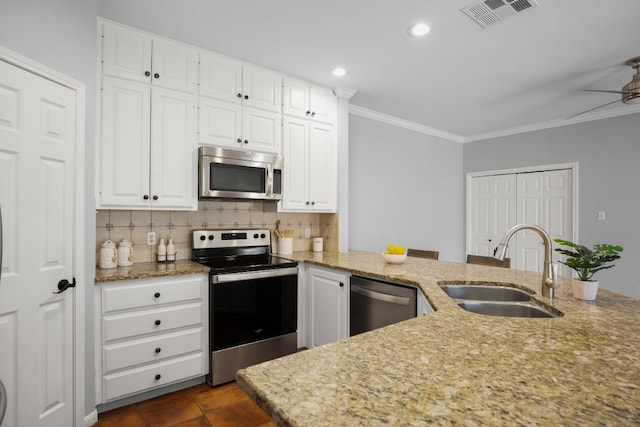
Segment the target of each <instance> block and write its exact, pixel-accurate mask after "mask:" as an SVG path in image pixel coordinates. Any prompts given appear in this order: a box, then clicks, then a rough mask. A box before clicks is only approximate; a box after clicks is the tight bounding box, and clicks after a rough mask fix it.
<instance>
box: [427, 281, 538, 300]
mask: <svg viewBox="0 0 640 427" xmlns="http://www.w3.org/2000/svg"><path fill="white" fill-rule="evenodd" d="M440 287H441V288H442V290H443V291H444V292H445V293H446V294H447V295H449V296H450V297H451V298H454V299H464V300H475V301H531V294H529V293H528V292H525V291H523V290H520V289H516V288H509V287H507V286H482V285H456V284H448V285H441V286H440Z"/></svg>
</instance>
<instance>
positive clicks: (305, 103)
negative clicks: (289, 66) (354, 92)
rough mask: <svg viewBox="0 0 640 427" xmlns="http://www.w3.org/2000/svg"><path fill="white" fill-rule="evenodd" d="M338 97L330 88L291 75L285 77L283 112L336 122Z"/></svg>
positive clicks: (331, 122)
mask: <svg viewBox="0 0 640 427" xmlns="http://www.w3.org/2000/svg"><path fill="white" fill-rule="evenodd" d="M336 109H337V104H336V97H335V95H334V94H333V92H332V91H331V90H330V89H327V88H322V87H318V86H313V85H310V84H309V83H306V82H304V81H302V80H296V79H292V78H289V77H286V78H285V79H284V85H283V100H282V113H283V114H288V115H291V116H295V117H301V118H306V119H310V120H316V121H321V122H325V123H330V124H334V123H335V121H336Z"/></svg>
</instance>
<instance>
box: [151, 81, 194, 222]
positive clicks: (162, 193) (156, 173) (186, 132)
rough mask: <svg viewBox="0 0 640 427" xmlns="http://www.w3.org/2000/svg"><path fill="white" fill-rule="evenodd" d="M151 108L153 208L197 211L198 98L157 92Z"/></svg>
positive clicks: (153, 94)
mask: <svg viewBox="0 0 640 427" xmlns="http://www.w3.org/2000/svg"><path fill="white" fill-rule="evenodd" d="M151 108H152V111H153V115H152V121H151V140H152V144H151V168H150V171H151V172H150V175H151V192H150V195H151V206H152V207H162V208H189V209H194V210H195V209H196V208H197V197H196V191H195V188H196V176H195V165H196V130H195V129H196V97H195V96H194V95H189V94H186V93H181V92H175V91H171V90H166V89H159V88H154V89H153V91H152V93H151Z"/></svg>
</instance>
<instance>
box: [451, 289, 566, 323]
mask: <svg viewBox="0 0 640 427" xmlns="http://www.w3.org/2000/svg"><path fill="white" fill-rule="evenodd" d="M439 285H440V287H441V288H442V290H443V291H444V292H445V293H446V294H447V295H449V296H450V297H451V298H453V299H454V300H455V301H456V303H457V304H458V306H459V307H460V308H462V309H464V310H467V311H470V312H473V313H477V314H485V315H488V316H503V317H533V318H552V317H558V316H559V314H556V313H554V312H552V311H550V310H548V309H546V308H544V307H542V306H540V305H539V304H536V303H535V302H534V301H533V300H532V299H531V294H530V293H529V292H527V291H525V290H522V289H517V288H513V287H509V286H505V285H501V284H495V285H494V284H490V285H488V284H486V283H477V284H474V283H464V284H461V283H447V282H442V283H440V284H439Z"/></svg>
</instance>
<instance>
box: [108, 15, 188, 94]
mask: <svg viewBox="0 0 640 427" xmlns="http://www.w3.org/2000/svg"><path fill="white" fill-rule="evenodd" d="M102 74H103V75H104V76H111V77H117V78H122V79H127V80H131V81H135V82H139V83H146V84H152V85H154V86H159V87H163V88H167V89H173V90H179V91H183V92H189V93H196V91H197V88H198V52H197V50H196V49H193V48H189V47H186V46H183V45H180V44H177V43H171V42H168V41H165V40H161V39H156V38H154V37H151V36H149V35H147V34H145V33H143V32H140V31H135V30H130V29H127V28H122V27H119V26H116V25H111V24H107V23H105V24H103V25H102Z"/></svg>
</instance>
